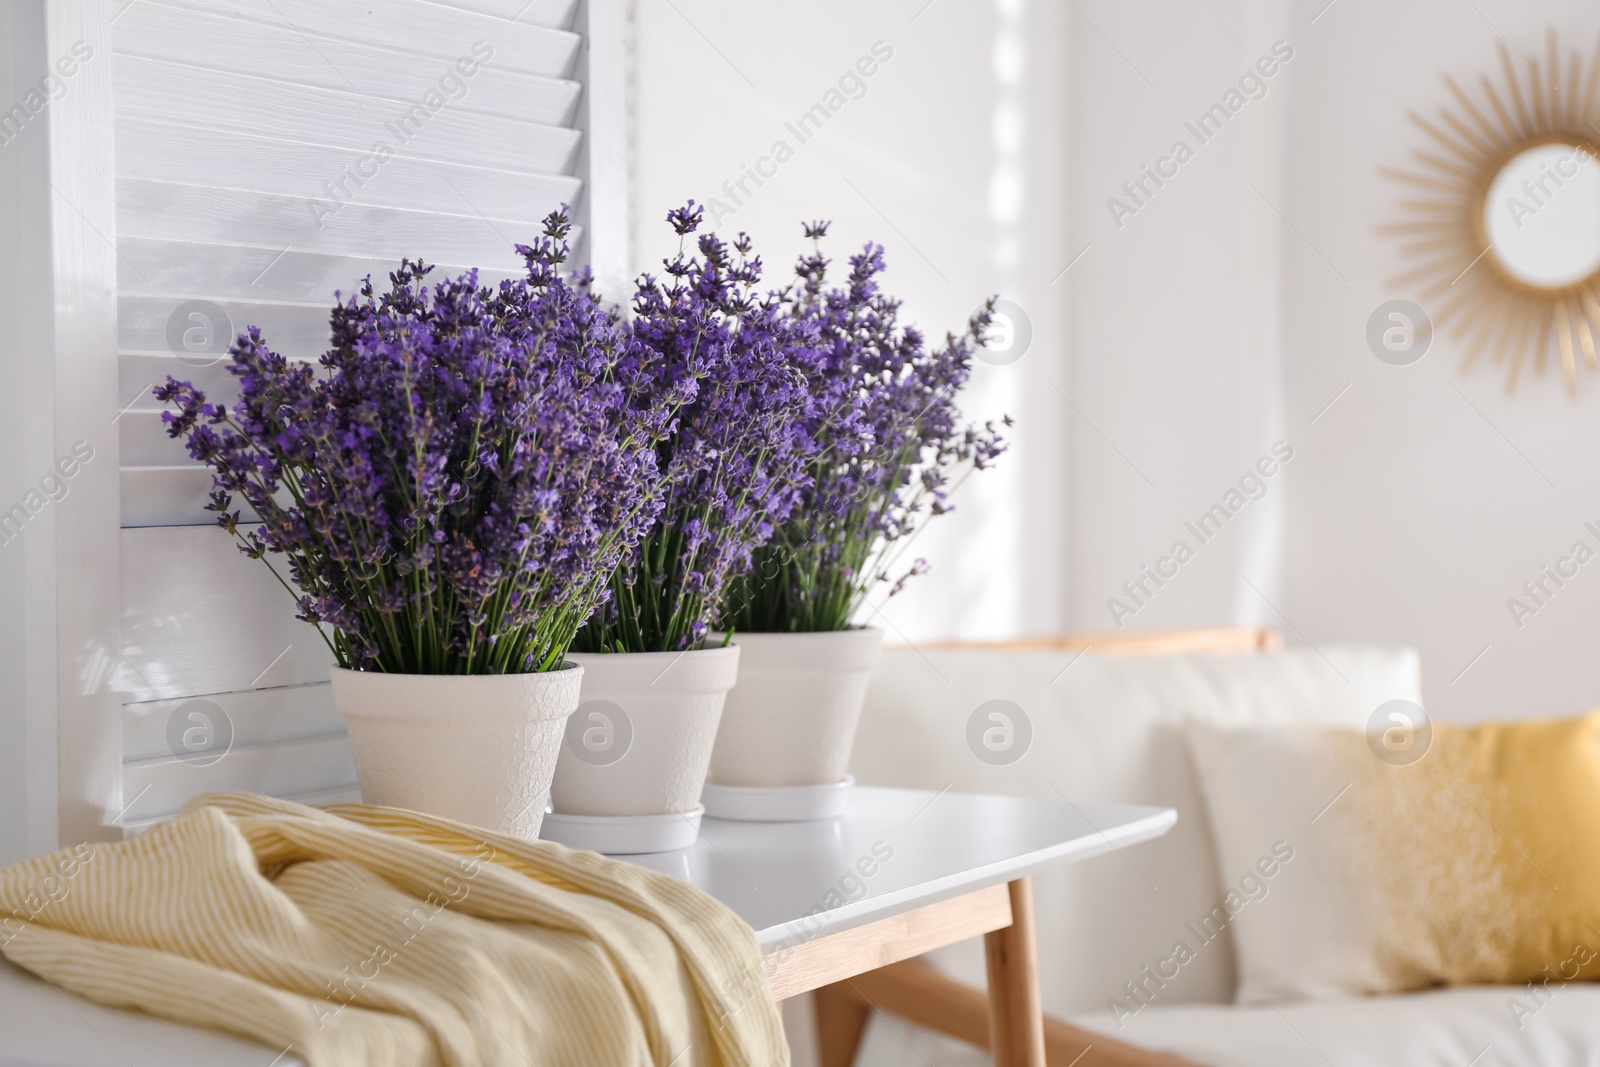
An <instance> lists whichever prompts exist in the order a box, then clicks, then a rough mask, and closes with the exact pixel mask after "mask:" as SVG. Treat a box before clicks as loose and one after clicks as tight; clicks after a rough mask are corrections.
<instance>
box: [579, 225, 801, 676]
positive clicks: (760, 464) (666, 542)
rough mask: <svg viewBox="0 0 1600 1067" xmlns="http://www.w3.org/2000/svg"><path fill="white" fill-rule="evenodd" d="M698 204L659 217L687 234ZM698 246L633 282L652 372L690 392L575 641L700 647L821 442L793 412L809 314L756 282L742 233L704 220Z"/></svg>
mask: <svg viewBox="0 0 1600 1067" xmlns="http://www.w3.org/2000/svg"><path fill="white" fill-rule="evenodd" d="M702 215H703V209H702V208H701V207H698V206H696V205H695V204H694V202H693V201H690V202H689V204H688V205H686V206H685V207H683V208H679V209H677V210H674V211H672V212H669V213H668V215H667V221H668V222H669V223H671V225H672V226H673V228H674V230H676V232H677V233H678V235H679V237H680V238H681V239H683V241H684V242H685V243H686V242H687V241H688V240H689V239H691V237H692V236H693V235H694V234H695V233H696V231H697V230H698V229H699V225H700V222H701V218H702ZM694 248H695V250H696V251H697V252H698V253H699V254H698V255H697V256H695V255H691V254H690V253H689V251H688V249H687V248H686V247H680V249H679V252H678V254H677V256H676V257H675V258H673V259H670V260H667V261H665V262H664V269H665V279H664V280H661V281H658V280H657V279H656V278H654V277H651V276H649V275H646V276H645V277H643V278H641V279H640V280H639V284H638V289H637V292H636V293H635V295H634V305H633V311H634V317H633V320H632V326H631V332H632V336H633V338H634V340H635V341H636V342H637V343H638V344H639V345H640V346H641V347H642V348H644V349H646V350H648V351H649V352H651V353H653V354H654V356H655V357H656V359H657V360H658V363H656V364H655V365H653V366H652V373H654V374H656V375H658V376H659V384H660V386H662V387H665V388H669V389H674V388H681V390H682V395H683V396H684V397H685V398H686V399H685V402H684V403H683V404H682V406H681V407H679V408H678V409H677V418H676V421H675V422H674V424H673V427H672V430H671V432H670V433H669V434H668V435H667V436H666V437H665V438H664V439H662V440H661V442H660V444H659V445H658V447H657V459H658V463H659V464H660V468H661V471H662V474H663V476H664V478H665V479H666V501H665V506H664V507H663V509H662V511H661V517H660V521H659V523H658V524H657V526H656V527H655V528H654V529H653V530H651V532H650V534H649V536H647V537H646V538H645V539H644V540H643V541H642V542H641V544H640V546H639V549H638V551H636V552H635V553H634V554H633V556H632V557H631V558H630V559H629V560H628V561H627V562H626V563H625V564H624V565H623V567H622V568H621V569H620V571H619V572H618V574H617V577H616V579H615V581H614V582H613V584H612V591H613V597H612V599H611V601H610V602H609V603H607V604H606V605H605V606H604V607H603V608H602V609H601V610H600V611H599V612H597V613H596V615H595V617H594V618H593V619H592V620H591V621H590V623H589V625H588V626H587V627H586V628H585V630H584V632H583V633H582V634H580V635H579V640H578V647H581V648H584V649H590V650H595V651H608V652H668V651H676V650H678V649H684V648H698V647H700V645H701V643H702V641H703V639H704V637H705V633H706V630H707V629H708V626H709V624H710V623H711V622H712V620H714V619H715V618H716V616H717V613H718V611H719V610H720V608H721V605H722V600H723V596H724V591H725V589H726V587H727V584H728V582H729V581H730V580H731V579H733V578H735V577H736V576H738V575H739V574H742V573H743V572H744V571H746V570H748V569H749V566H750V562H751V556H752V553H753V552H754V551H755V550H756V549H758V548H759V547H760V546H761V545H763V544H765V543H766V542H767V540H768V539H769V538H771V537H772V535H773V533H774V532H775V531H776V530H777V529H778V527H780V526H781V525H783V524H784V523H785V522H787V521H789V519H790V516H791V515H792V514H793V512H794V509H795V506H796V505H797V504H798V503H799V501H800V500H801V497H802V493H803V491H804V490H805V488H806V477H807V475H806V467H807V463H808V461H809V459H810V458H811V456H812V455H813V454H814V453H815V452H816V449H817V446H816V444H815V443H814V442H813V441H812V439H811V437H810V435H809V434H808V432H807V427H806V426H805V425H804V423H803V421H802V418H803V416H804V414H805V411H806V408H807V406H808V404H809V403H810V400H809V395H808V392H807V387H806V382H807V381H808V379H809V378H811V377H812V376H814V375H815V374H816V373H817V369H816V368H815V367H813V366H812V365H811V364H812V363H813V362H814V361H815V360H816V358H817V357H816V353H815V352H814V351H813V345H814V341H815V338H816V327H815V325H814V324H813V323H812V322H810V321H809V320H806V319H803V318H796V317H794V316H792V315H790V314H788V312H787V309H786V308H785V306H784V304H783V302H782V301H781V300H780V299H779V298H778V296H777V295H776V294H765V295H758V294H757V292H756V289H755V287H756V285H757V283H758V282H759V281H760V278H761V260H760V259H759V258H758V257H753V256H752V255H751V251H752V249H751V244H750V240H749V238H748V237H747V236H746V235H744V234H740V235H739V237H738V239H737V240H735V241H734V242H733V243H732V244H731V245H729V244H727V243H725V242H724V241H722V239H720V238H719V237H717V236H716V235H715V234H702V235H700V236H699V237H698V239H697V240H695V245H694Z"/></svg>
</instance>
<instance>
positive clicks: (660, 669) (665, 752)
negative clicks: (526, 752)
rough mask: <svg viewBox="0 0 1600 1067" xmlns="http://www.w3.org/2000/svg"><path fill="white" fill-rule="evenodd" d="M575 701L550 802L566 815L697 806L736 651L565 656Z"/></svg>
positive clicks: (661, 812)
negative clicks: (576, 685)
mask: <svg viewBox="0 0 1600 1067" xmlns="http://www.w3.org/2000/svg"><path fill="white" fill-rule="evenodd" d="M569 658H570V659H572V660H573V661H574V662H576V663H579V664H581V665H582V666H583V671H584V674H583V697H582V702H581V703H580V704H579V705H578V708H577V711H576V712H574V713H573V716H572V719H571V721H570V722H569V724H568V726H567V735H566V740H565V741H564V742H563V744H562V746H561V758H560V761H559V762H558V763H557V765H556V777H555V784H554V786H553V787H552V791H551V794H550V800H551V806H552V808H553V809H554V810H556V811H558V812H561V813H562V814H564V815H666V814H669V813H681V812H692V811H694V810H695V809H696V808H698V807H699V806H700V787H701V786H703V785H704V784H705V780H706V767H707V765H708V764H709V763H710V761H711V746H712V743H713V742H714V741H715V740H716V736H717V723H718V722H719V721H720V720H721V718H722V702H723V699H724V698H725V697H726V696H727V695H728V690H729V689H730V688H732V687H733V683H734V679H735V678H736V677H737V674H738V670H739V649H737V648H732V647H730V648H707V649H702V650H699V651H695V652H615V653H573V654H572V655H571V656H570V657H569Z"/></svg>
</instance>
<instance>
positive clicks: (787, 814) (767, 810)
mask: <svg viewBox="0 0 1600 1067" xmlns="http://www.w3.org/2000/svg"><path fill="white" fill-rule="evenodd" d="M855 784H856V779H855V776H854V775H850V774H847V775H845V776H844V778H843V780H841V781H837V782H828V783H827V784H825V785H784V786H742V785H717V784H716V783H715V782H707V783H706V784H705V788H704V789H702V790H701V791H700V803H701V804H702V805H704V807H705V812H706V817H707V818H711V819H731V820H734V821H736V822H815V821H817V820H821V819H837V818H838V817H839V816H841V815H843V814H844V812H845V808H847V807H848V806H849V804H850V789H851V787H852V786H854V785H855ZM546 818H548V816H547V817H546Z"/></svg>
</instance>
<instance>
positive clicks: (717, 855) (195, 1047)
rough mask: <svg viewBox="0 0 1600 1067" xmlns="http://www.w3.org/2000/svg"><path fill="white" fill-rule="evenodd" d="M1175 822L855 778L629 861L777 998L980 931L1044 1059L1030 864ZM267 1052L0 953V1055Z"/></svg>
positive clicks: (112, 1066) (59, 1066)
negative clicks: (715, 927) (650, 874)
mask: <svg viewBox="0 0 1600 1067" xmlns="http://www.w3.org/2000/svg"><path fill="white" fill-rule="evenodd" d="M1176 821H1177V813H1176V812H1174V811H1173V810H1171V809H1170V808H1148V807H1133V806H1124V805H1072V804H1067V803H1062V802H1050V801H1031V800H1018V799H1014V798H1009V797H989V796H972V795H967V794H960V793H950V792H945V793H930V792H918V791H913V790H901V789H874V788H866V787H858V788H857V789H856V790H855V791H854V794H853V796H852V798H851V804H850V810H849V811H848V813H847V814H846V815H845V816H844V817H843V818H840V819H837V820H831V821H828V822H822V823H737V822H723V821H719V820H713V819H707V820H705V822H704V823H703V824H702V828H701V835H700V838H699V840H698V841H697V842H696V844H695V846H694V847H693V848H690V849H686V850H684V851H682V852H676V853H662V854H660V855H654V856H638V857H630V858H631V859H633V860H634V861H635V862H638V863H640V864H642V865H644V866H647V867H651V868H653V869H655V870H659V871H663V872H665V873H667V874H671V875H674V876H676V877H679V878H684V879H686V880H688V881H690V882H692V883H694V884H695V885H697V886H699V887H700V888H702V889H704V890H706V891H707V892H709V893H711V894H712V895H713V896H715V897H717V898H718V899H719V900H721V901H723V902H724V903H726V904H727V905H728V906H729V907H730V908H732V909H733V910H734V911H735V912H736V913H737V914H738V915H739V916H740V917H741V918H743V919H744V920H745V921H746V922H748V923H749V924H750V925H751V926H752V927H753V928H754V929H755V931H756V936H757V939H758V941H759V942H760V944H761V947H762V951H763V952H764V953H765V954H766V955H765V960H766V969H767V974H768V977H769V980H770V981H771V984H772V989H773V995H774V996H775V997H777V998H778V999H780V1000H781V999H784V998H786V997H790V996H794V995H796V994H798V993H802V992H806V991H809V990H813V989H820V988H823V987H826V986H830V985H832V984H834V983H843V982H846V981H848V980H849V979H850V978H853V977H855V976H857V975H861V974H864V973H866V972H868V971H874V970H877V969H878V968H880V967H884V966H886V965H888V964H894V963H896V962H897V961H901V960H907V959H909V958H911V957H913V956H917V955H920V954H922V953H924V952H928V951H931V950H932V949H935V948H939V947H941V946H943V945H947V944H951V943H953V942H955V941H960V940H964V939H966V938H968V937H974V936H977V935H979V934H983V935H984V936H985V938H986V941H987V945H988V950H989V964H990V966H989V971H990V994H991V995H990V1005H989V1013H990V1019H991V1025H992V1029H993V1033H994V1042H995V1055H996V1061H995V1062H996V1063H997V1064H1002V1065H1009V1064H1024V1065H1027V1067H1034V1065H1035V1064H1038V1065H1042V1064H1043V1063H1044V1059H1043V1046H1042V1043H1041V1042H1042V1038H1040V1037H1039V1026H1040V1023H1039V1019H1040V1015H1039V1003H1038V989H1037V983H1036V980H1035V976H1034V969H1033V959H1034V955H1033V953H1034V946H1033V930H1032V911H1031V896H1030V890H1029V883H1028V881H1027V876H1028V874H1029V873H1030V872H1032V871H1034V870H1037V869H1038V868H1039V867H1041V866H1043V865H1045V864H1047V863H1050V862H1052V861H1076V860H1082V859H1087V858H1089V857H1091V856H1097V855H1100V854H1102V853H1105V852H1110V851H1112V850H1113V849H1118V848H1123V847H1126V846H1128V845H1132V844H1136V843H1138V842H1140V841H1146V840H1149V839H1151V838H1155V837H1159V836H1161V835H1162V834H1164V833H1166V832H1167V830H1169V829H1170V828H1171V827H1172V825H1173V824H1174V823H1175V822H1176ZM852 1047H853V1046H852ZM263 1051H264V1050H263V1049H262V1047H261V1046H259V1045H254V1044H251V1043H249V1042H245V1041H240V1040H238V1039H235V1038H232V1037H229V1036H227V1035H224V1034H219V1033H211V1032H208V1031H200V1030H194V1029H191V1028H189V1027H184V1026H178V1025H175V1024H172V1023H167V1022H163V1021H161V1020H158V1019H153V1018H149V1017H146V1016H142V1015H139V1014H137V1013H133V1012H124V1011H118V1010H114V1009H108V1008H102V1007H100V1006H98V1005H95V1004H92V1003H89V1002H88V1001H85V1000H82V999H80V998H77V997H68V996H67V995H64V994H61V993H58V992H56V991H55V990H54V989H52V988H51V987H50V986H49V985H47V984H46V983H44V982H42V981H39V980H38V979H36V978H33V977H32V976H31V975H28V974H26V973H25V972H23V971H21V970H19V969H18V968H16V967H14V966H12V965H11V964H10V963H7V962H5V961H4V960H0V1067H13V1065H16V1064H27V1065H28V1067H47V1065H48V1067H125V1065H126V1064H127V1063H128V1062H130V1061H131V1062H133V1063H136V1064H141V1065H143V1064H150V1065H152V1067H155V1065H162V1067H176V1065H189V1064H194V1065H204V1067H267V1065H268V1061H270V1060H271V1059H272V1054H271V1053H270V1052H269V1053H267V1054H266V1055H265V1056H263V1054H262V1053H263ZM1034 1057H1037V1058H1034ZM296 1062H297V1061H295V1060H293V1059H292V1058H291V1057H284V1058H283V1059H281V1060H279V1061H277V1063H276V1064H275V1067H290V1065H291V1064H293V1063H296Z"/></svg>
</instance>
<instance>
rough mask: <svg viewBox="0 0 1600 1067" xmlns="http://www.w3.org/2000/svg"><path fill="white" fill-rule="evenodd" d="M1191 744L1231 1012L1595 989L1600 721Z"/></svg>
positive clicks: (1599, 929) (1284, 735) (1304, 730)
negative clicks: (1479, 990)
mask: <svg viewBox="0 0 1600 1067" xmlns="http://www.w3.org/2000/svg"><path fill="white" fill-rule="evenodd" d="M1380 710H1381V709H1380ZM1411 719H1412V720H1413V721H1415V719H1416V715H1415V711H1414V710H1413V712H1412V715H1411ZM1397 731H1398V733H1397ZM1188 734H1189V741H1190V747H1191V751H1192V753H1193V756H1194V760H1195V768H1196V771H1197V774H1198V777H1199V780H1200V785H1201V790H1202V792H1203V793H1204V795H1205V802H1206V807H1207V810H1208V814H1209V819H1210V823H1211V830H1212V839H1213V840H1214V841H1215V843H1216V853H1217V863H1218V871H1219V874H1220V876H1221V882H1222V888H1223V890H1224V891H1225V892H1226V896H1225V898H1224V903H1223V905H1222V906H1220V907H1218V908H1217V909H1214V911H1213V913H1212V915H1211V916H1208V917H1207V919H1205V920H1202V922H1201V923H1200V925H1199V926H1193V925H1191V929H1190V934H1191V935H1192V937H1193V938H1194V939H1195V940H1197V941H1204V940H1205V939H1206V938H1208V937H1210V936H1212V934H1213V933H1214V932H1215V931H1220V930H1222V929H1231V931H1232V934H1233V941H1234V945H1235V946H1236V949H1237V951H1238V962H1239V991H1238V1000H1239V1001H1240V1002H1243V1003H1250V1002H1256V1003H1259V1002H1261V1001H1263V1000H1265V1001H1267V1002H1269V1003H1272V1002H1277V1001H1280V1000H1289V999H1301V998H1317V999H1321V998H1332V997H1339V996H1351V995H1362V994H1376V993H1400V992H1406V991H1409V990H1415V989H1423V988H1428V987H1430V986H1441V985H1443V986H1465V985H1480V984H1490V983H1493V984H1502V985H1519V984H1523V983H1527V984H1528V1001H1527V1003H1526V1004H1524V1005H1523V1006H1522V1009H1521V1010H1522V1011H1523V1013H1525V1014H1527V1015H1532V1014H1534V1013H1535V1012H1536V1011H1537V1009H1538V1007H1539V1006H1540V1005H1541V1004H1542V1002H1543V1001H1544V1000H1545V999H1547V998H1548V996H1549V995H1551V993H1553V992H1554V988H1556V987H1559V986H1560V985H1561V984H1564V983H1565V982H1567V981H1573V980H1591V981H1592V980H1595V979H1597V978H1600V936H1597V935H1600V926H1597V925H1596V922H1595V916H1597V915H1600V852H1597V850H1596V849H1595V848H1594V847H1593V846H1594V843H1595V842H1596V841H1600V744H1597V742H1596V739H1597V737H1600V711H1595V712H1590V713H1588V714H1586V715H1581V716H1573V717H1568V718H1551V719H1524V720H1519V721H1516V722H1499V723H1497V722H1486V723H1477V724H1474V725H1470V726H1468V725H1462V724H1454V723H1442V724H1434V725H1432V726H1431V727H1424V728H1423V729H1419V730H1417V731H1415V732H1413V731H1411V730H1409V729H1407V728H1406V727H1405V726H1400V727H1393V728H1391V729H1390V730H1389V731H1387V732H1385V733H1378V732H1373V733H1371V734H1368V733H1366V732H1364V731H1362V730H1353V729H1349V728H1341V727H1330V726H1320V727H1319V726H1309V725H1301V726H1275V727H1274V726H1253V727H1246V728H1243V729H1238V728H1235V729H1227V728H1218V727H1216V726H1212V725H1207V724H1202V723H1191V725H1190V727H1189V730H1188ZM1212 927H1215V931H1213V930H1212V929H1211V928H1212ZM1158 970H1159V967H1158ZM1552 983H1553V985H1552Z"/></svg>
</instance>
